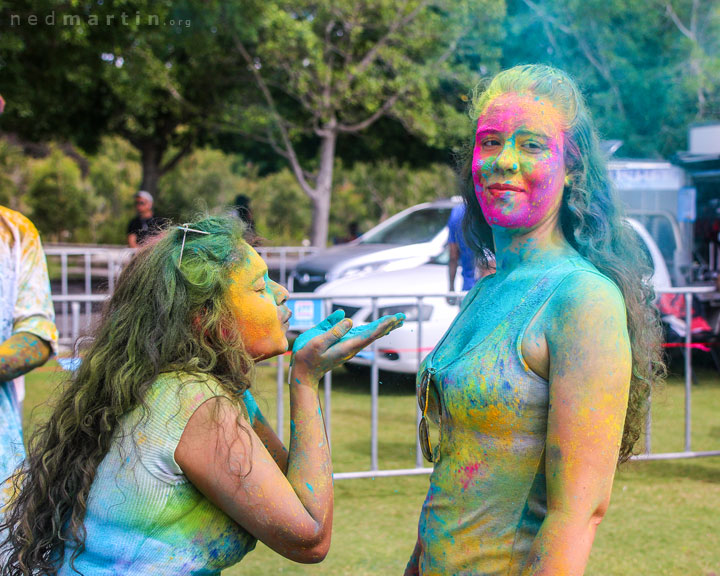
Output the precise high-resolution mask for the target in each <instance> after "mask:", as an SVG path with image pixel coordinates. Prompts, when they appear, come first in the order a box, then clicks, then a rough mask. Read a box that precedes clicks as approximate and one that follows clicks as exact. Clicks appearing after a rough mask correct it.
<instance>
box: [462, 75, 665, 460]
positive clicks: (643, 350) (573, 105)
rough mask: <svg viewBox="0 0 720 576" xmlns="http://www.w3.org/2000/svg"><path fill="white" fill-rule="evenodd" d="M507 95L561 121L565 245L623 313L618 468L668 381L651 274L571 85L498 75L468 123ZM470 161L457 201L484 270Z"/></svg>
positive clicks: (485, 243) (486, 242)
mask: <svg viewBox="0 0 720 576" xmlns="http://www.w3.org/2000/svg"><path fill="white" fill-rule="evenodd" d="M509 92H515V93H525V94H528V93H529V94H533V95H535V96H539V97H541V98H547V99H548V100H550V101H551V102H552V103H553V104H554V105H555V106H556V107H557V108H558V109H559V110H560V111H561V114H562V117H563V119H564V121H565V124H564V126H563V130H564V133H565V169H566V171H567V174H568V176H569V184H567V185H566V186H565V189H564V191H563V198H562V204H561V208H560V224H561V226H562V231H563V234H564V235H565V238H566V239H567V241H568V242H569V243H570V245H571V246H572V247H573V248H574V249H575V250H577V251H578V252H579V253H580V255H581V256H583V257H584V258H586V259H587V260H589V261H590V262H591V263H592V264H593V265H594V266H595V267H596V268H597V269H598V270H599V271H600V272H602V273H603V274H605V275H606V276H607V277H608V278H610V279H611V280H612V281H613V282H614V283H615V284H616V285H617V287H618V288H619V289H620V291H621V292H622V295H623V297H624V298H625V306H626V308H627V326H628V332H629V335H630V345H631V348H632V379H631V382H630V396H629V399H628V407H627V413H626V416H625V427H624V430H623V438H622V444H621V447H620V458H619V460H620V462H624V461H626V460H628V459H629V458H630V456H632V454H633V448H634V446H635V444H636V443H637V441H638V439H639V438H640V435H641V433H642V430H643V424H644V422H645V418H646V416H647V411H648V407H649V404H648V399H649V395H650V391H651V389H652V388H653V387H654V386H655V385H656V384H659V383H660V382H662V380H663V379H664V378H665V376H666V368H665V363H664V358H663V351H662V343H663V331H662V327H661V323H660V320H659V317H658V313H657V310H656V308H655V307H654V306H653V299H654V291H653V288H652V286H651V285H650V283H649V279H650V277H651V275H652V270H651V268H650V263H649V262H648V261H647V256H646V255H645V253H644V251H643V249H642V247H641V245H640V240H639V239H638V237H637V234H635V233H634V232H633V231H632V229H631V228H630V226H629V225H628V224H627V223H626V222H625V221H624V220H623V217H624V213H623V210H622V209H621V206H620V201H619V199H618V197H617V194H616V192H615V189H614V187H613V185H612V183H611V181H610V178H609V176H608V171H607V162H606V158H605V155H604V154H603V152H602V150H601V148H600V141H599V139H598V135H597V131H596V129H595V126H594V123H593V121H592V118H591V116H590V113H589V111H588V108H587V105H586V104H585V100H584V98H583V96H582V94H581V92H580V90H579V89H578V87H577V85H576V84H575V82H573V80H572V79H571V78H570V77H569V76H568V75H567V74H565V73H564V72H562V71H561V70H558V69H556V68H552V67H550V66H544V65H524V66H516V67H514V68H510V69H509V70H505V71H503V72H500V73H499V74H497V75H496V76H495V77H494V78H492V80H490V82H489V83H487V84H486V85H485V87H484V88H483V89H478V90H476V92H475V96H474V98H473V103H472V104H473V105H472V114H471V115H472V117H473V118H478V117H479V116H480V114H481V113H482V112H483V111H484V110H485V108H486V107H487V106H488V104H489V103H490V102H491V101H492V100H493V99H494V98H496V97H497V96H499V95H501V94H506V93H509ZM470 166H471V163H467V164H466V166H465V170H463V171H464V172H467V173H468V174H464V175H463V176H464V178H463V183H464V185H463V197H464V200H465V204H466V211H465V218H464V220H463V233H464V235H465V240H466V242H467V244H468V246H469V247H470V248H471V249H472V250H473V251H474V252H475V254H476V257H477V259H478V260H479V261H480V262H481V263H482V264H487V258H486V252H485V249H490V250H492V249H493V245H492V232H491V229H490V226H489V225H488V223H487V221H486V220H485V217H484V216H483V213H482V209H481V208H480V204H479V203H478V201H477V198H476V196H475V190H474V188H473V186H471V185H468V183H469V181H470V178H469V177H468V176H469V171H470Z"/></svg>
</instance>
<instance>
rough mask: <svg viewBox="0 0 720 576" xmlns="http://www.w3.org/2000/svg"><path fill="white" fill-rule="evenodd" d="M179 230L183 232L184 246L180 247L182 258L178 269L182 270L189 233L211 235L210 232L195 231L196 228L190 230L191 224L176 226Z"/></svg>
mask: <svg viewBox="0 0 720 576" xmlns="http://www.w3.org/2000/svg"><path fill="white" fill-rule="evenodd" d="M175 228H177V229H178V230H182V231H183V241H182V246H180V258H179V260H178V268H180V265H181V264H182V257H183V252H184V251H185V238H186V237H187V233H188V232H195V234H205V235H206V236H207V235H209V234H210V232H205V231H204V230H195V228H190V224H189V223H188V224H182V225H180V226H175Z"/></svg>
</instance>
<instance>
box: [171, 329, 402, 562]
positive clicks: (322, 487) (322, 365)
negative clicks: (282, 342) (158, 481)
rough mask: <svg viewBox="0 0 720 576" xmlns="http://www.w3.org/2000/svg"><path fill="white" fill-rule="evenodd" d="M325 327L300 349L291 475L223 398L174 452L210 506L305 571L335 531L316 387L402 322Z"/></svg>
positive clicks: (203, 411)
mask: <svg viewBox="0 0 720 576" xmlns="http://www.w3.org/2000/svg"><path fill="white" fill-rule="evenodd" d="M326 322H327V324H325V323H322V324H321V325H320V326H319V327H318V328H320V329H319V330H318V329H313V330H315V333H312V334H310V335H309V336H312V337H311V338H309V339H308V338H305V339H304V340H303V341H302V342H301V343H300V344H301V345H300V346H298V345H297V344H296V346H295V352H294V355H293V362H292V368H291V373H290V417H291V423H290V449H289V454H288V459H287V475H285V474H283V470H281V469H280V468H279V467H278V464H277V463H276V462H275V460H273V457H272V456H271V455H270V453H269V452H268V450H267V449H266V447H265V446H264V445H263V442H262V440H261V439H260V437H258V435H257V433H256V432H255V431H254V430H253V429H252V427H251V426H250V424H249V423H248V422H247V421H246V420H245V419H244V418H243V417H242V416H241V415H240V413H239V411H238V410H237V409H236V408H235V406H234V405H232V404H231V403H230V401H229V400H227V399H223V398H215V399H212V400H209V401H207V402H205V403H204V404H203V405H202V406H201V407H200V408H198V410H197V411H196V412H195V414H193V416H192V417H191V418H190V420H189V421H188V424H187V426H186V427H185V430H184V432H183V435H182V438H181V439H180V443H179V444H178V447H177V449H176V451H175V459H176V461H177V463H178V464H179V466H180V468H181V469H182V470H183V472H184V473H185V474H186V475H187V477H188V479H189V480H190V481H191V482H192V483H193V484H194V485H195V486H196V487H197V488H198V490H200V491H201V492H202V493H203V494H204V495H205V496H206V497H207V498H208V499H209V500H210V501H212V502H213V503H214V504H215V505H216V506H218V507H219V508H220V509H221V510H223V511H224V512H225V513H226V514H228V515H229V516H230V517H231V518H233V519H234V520H235V521H236V522H237V523H238V524H240V525H241V526H242V527H243V528H245V529H246V530H248V531H249V532H250V533H251V534H253V535H254V536H256V537H257V538H258V539H259V540H261V541H262V542H264V543H265V544H266V545H267V546H269V547H270V548H272V549H273V550H275V551H276V552H278V553H280V554H282V555H283V556H285V557H287V558H289V559H291V560H295V561H297V562H305V563H311V562H319V561H320V560H322V559H323V558H324V557H325V555H326V554H327V551H328V549H329V546H330V536H331V528H332V513H333V486H332V466H331V462H330V451H329V449H328V445H327V438H326V436H325V428H324V423H323V419H322V412H321V408H320V401H319V398H318V380H319V379H320V377H321V376H322V375H323V374H324V373H325V372H327V371H328V370H330V369H332V368H334V367H336V366H338V365H339V364H341V363H342V362H344V361H345V360H347V359H348V358H350V357H352V356H353V355H354V354H356V353H357V352H359V351H360V350H361V349H362V348H364V347H365V346H367V345H368V344H370V343H371V342H372V341H373V340H375V339H377V338H379V337H380V336H382V335H384V334H386V333H387V332H389V331H390V330H392V329H393V328H396V327H397V326H399V325H400V323H401V322H402V319H400V318H397V317H386V318H383V319H380V320H379V321H378V322H375V323H373V324H371V325H369V326H368V327H363V328H362V329H360V330H357V329H356V330H354V331H353V333H352V334H348V331H349V329H350V327H351V325H352V323H351V322H350V321H349V320H342V315H339V316H334V317H332V316H331V319H330V322H328V321H326ZM346 334H347V336H346ZM344 336H346V337H345V338H343V337H344ZM238 422H240V424H241V426H238Z"/></svg>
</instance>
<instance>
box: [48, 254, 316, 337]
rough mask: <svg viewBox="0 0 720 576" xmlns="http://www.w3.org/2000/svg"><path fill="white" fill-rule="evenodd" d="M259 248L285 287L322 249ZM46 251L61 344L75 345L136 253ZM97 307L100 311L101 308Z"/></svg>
mask: <svg viewBox="0 0 720 576" xmlns="http://www.w3.org/2000/svg"><path fill="white" fill-rule="evenodd" d="M255 249H256V250H257V252H258V253H259V254H260V256H261V257H262V258H263V260H265V262H266V263H267V264H268V267H269V268H270V269H271V270H272V271H273V273H274V275H275V276H276V277H277V278H278V279H279V282H280V283H281V284H286V283H287V278H288V273H289V271H290V270H292V269H293V267H294V265H295V263H296V262H297V261H298V260H300V259H301V258H304V257H305V256H308V255H310V254H313V253H314V252H315V251H317V250H318V249H317V248H316V247H313V246H257V247H256V248H255ZM44 251H45V255H46V256H47V261H48V268H49V270H50V276H51V279H52V280H53V283H54V284H55V288H54V289H53V300H54V301H55V302H56V303H59V305H60V306H59V310H58V312H59V314H58V316H59V322H58V324H59V326H58V328H59V329H60V335H61V343H62V344H71V343H72V342H74V338H73V335H75V337H77V334H79V333H80V330H81V326H82V328H84V329H87V327H89V326H90V325H91V323H92V315H93V305H94V304H96V305H97V304H98V303H100V302H103V301H105V299H106V298H107V295H108V294H112V293H113V290H114V289H115V281H116V280H117V277H118V275H119V274H120V272H121V270H122V269H123V267H124V266H125V264H126V263H127V262H128V261H129V260H130V258H131V257H132V255H133V254H134V253H135V251H134V250H133V249H132V248H126V247H121V246H77V245H72V246H70V245H61V244H48V245H46V246H45V248H44ZM71 303H77V304H78V305H80V304H82V306H80V310H77V309H76V308H74V309H72V310H70V308H69V306H70V305H71ZM95 308H96V310H97V306H96V307H95ZM83 309H84V310H83ZM72 323H75V324H72Z"/></svg>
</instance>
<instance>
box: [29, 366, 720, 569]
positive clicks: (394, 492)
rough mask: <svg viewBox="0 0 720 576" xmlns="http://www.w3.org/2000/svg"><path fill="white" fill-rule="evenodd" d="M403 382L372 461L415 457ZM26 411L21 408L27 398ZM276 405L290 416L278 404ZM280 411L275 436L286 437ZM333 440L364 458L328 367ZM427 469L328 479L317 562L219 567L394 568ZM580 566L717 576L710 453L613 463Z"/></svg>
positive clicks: (338, 378) (717, 468)
mask: <svg viewBox="0 0 720 576" xmlns="http://www.w3.org/2000/svg"><path fill="white" fill-rule="evenodd" d="M58 380H59V378H58V371H57V368H55V367H53V366H52V365H50V366H47V367H44V368H41V369H40V370H36V371H35V372H34V373H32V374H31V375H30V376H29V377H28V383H27V390H28V391H27V399H26V402H25V411H26V423H27V426H26V430H28V429H31V428H32V427H33V424H34V423H35V422H37V421H38V419H39V418H42V417H44V416H45V415H46V414H47V408H46V407H45V406H43V405H42V402H43V401H44V400H45V399H46V398H47V397H48V396H49V395H50V393H51V390H52V389H53V387H54V386H55V385H56V384H57V382H58ZM275 386H276V385H275V371H274V367H273V366H270V367H263V368H261V369H260V370H259V382H258V385H257V387H256V397H258V401H259V404H260V406H261V408H262V409H263V411H264V412H265V414H266V415H267V416H268V418H269V419H270V420H271V422H274V421H275ZM413 394H414V393H413V388H412V385H408V384H407V383H405V384H399V383H391V382H388V383H384V384H381V397H380V423H379V426H380V435H379V454H380V467H381V468H409V467H412V466H414V462H415V412H414V409H415V408H414V406H415V404H414V402H415V399H414V395H413ZM683 394H684V389H683V384H682V381H681V380H680V379H678V378H673V379H670V380H669V381H668V384H667V386H666V387H665V388H664V390H662V391H661V392H660V393H659V394H657V395H656V398H654V402H653V427H652V433H653V436H652V443H653V450H654V451H656V452H657V451H663V452H670V451H680V450H682V448H683V443H684V441H683V432H684V424H683V413H684V412H683V410H684V401H683ZM38 405H39V407H38V408H37V409H36V410H35V412H34V414H33V417H32V418H30V416H29V413H30V410H31V409H32V408H33V407H35V406H38ZM692 410H693V429H692V448H693V449H694V450H718V449H720V378H718V376H717V374H716V373H713V372H711V371H703V372H701V373H700V374H699V385H698V386H695V387H694V388H693V392H692ZM285 414H286V415H287V414H289V409H288V408H287V407H286V411H285ZM287 425H288V423H287V418H286V422H285V427H286V430H285V438H287V437H288V431H287ZM332 447H333V463H334V469H335V471H336V472H347V471H353V470H366V469H369V466H370V394H369V384H368V382H367V381H366V380H365V379H364V378H363V377H360V376H353V375H350V374H348V373H347V372H345V371H344V370H338V371H337V372H336V374H335V375H334V378H333V396H332ZM427 485H428V479H427V477H426V476H418V477H395V478H377V479H361V480H338V481H336V483H335V522H334V528H333V544H332V547H331V550H330V554H329V555H328V557H327V559H326V560H325V561H324V562H323V563H322V564H319V565H316V566H303V565H299V564H295V563H293V562H290V561H288V560H285V559H284V558H282V557H280V556H279V555H277V554H275V553H274V552H272V551H270V550H269V549H268V548H266V547H265V546H263V545H262V544H258V547H257V549H256V550H255V551H254V552H253V553H251V554H249V555H248V557H247V558H246V559H245V560H244V561H243V562H242V563H241V564H239V565H238V566H236V567H235V568H232V569H230V570H227V571H226V572H225V573H224V574H225V575H226V576H241V575H243V576H265V575H270V574H290V575H303V574H323V575H330V574H332V575H334V576H340V575H353V576H363V575H368V576H369V575H385V574H402V570H403V568H404V566H405V562H406V560H407V557H408V556H409V554H410V552H411V550H412V547H413V545H414V542H415V535H416V523H417V518H418V514H419V511H420V506H421V505H422V502H423V499H424V496H425V491H426V490H427ZM586 574H587V575H588V576H627V575H633V576H635V575H638V576H645V575H647V576H696V575H697V576H720V457H715V458H703V459H695V460H672V461H656V462H635V463H631V464H628V465H625V466H623V467H622V468H621V470H620V471H619V472H618V474H617V477H616V480H615V485H614V490H613V498H612V504H611V507H610V512H609V513H608V515H607V517H606V519H605V520H604V522H603V523H602V525H601V526H600V529H599V532H598V535H597V538H596V541H595V545H594V547H593V552H592V555H591V558H590V564H589V567H588V570H587V572H586Z"/></svg>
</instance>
